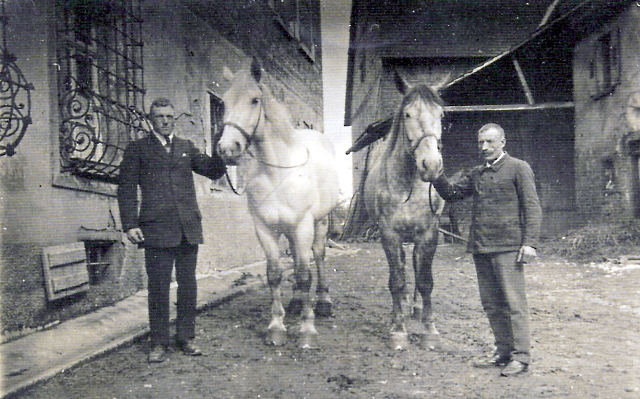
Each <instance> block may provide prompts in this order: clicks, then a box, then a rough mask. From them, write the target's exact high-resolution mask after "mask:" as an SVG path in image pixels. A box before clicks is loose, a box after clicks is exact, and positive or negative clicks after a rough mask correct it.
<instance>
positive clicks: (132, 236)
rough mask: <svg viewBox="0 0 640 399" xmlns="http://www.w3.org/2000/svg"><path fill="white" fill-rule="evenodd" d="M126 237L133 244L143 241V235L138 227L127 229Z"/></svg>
mask: <svg viewBox="0 0 640 399" xmlns="http://www.w3.org/2000/svg"><path fill="white" fill-rule="evenodd" d="M127 238H128V239H129V241H131V242H132V243H133V244H140V243H142V242H143V241H144V235H142V230H141V229H140V228H139V227H134V228H132V229H129V230H128V231H127Z"/></svg>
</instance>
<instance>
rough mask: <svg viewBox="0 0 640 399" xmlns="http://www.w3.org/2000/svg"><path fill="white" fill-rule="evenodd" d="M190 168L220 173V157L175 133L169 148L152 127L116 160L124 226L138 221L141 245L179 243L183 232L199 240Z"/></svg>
mask: <svg viewBox="0 0 640 399" xmlns="http://www.w3.org/2000/svg"><path fill="white" fill-rule="evenodd" d="M192 172H196V173H198V174H201V175H203V176H206V177H209V178H211V179H218V178H220V177H222V176H223V175H224V172H225V166H224V163H223V162H222V160H221V159H220V158H217V157H210V156H208V155H206V154H202V153H201V152H200V151H199V150H198V149H197V148H196V147H195V146H194V144H193V143H192V142H191V141H189V140H183V139H180V138H178V137H176V136H175V135H174V138H173V142H172V151H171V153H167V151H166V150H165V148H164V147H163V146H162V144H161V143H160V141H159V140H158V139H157V137H156V136H155V135H154V134H153V133H152V134H149V135H148V136H147V137H144V138H142V139H140V140H137V141H135V142H132V143H130V144H129V145H128V146H127V148H126V150H125V152H124V158H123V160H122V163H121V164H120V177H119V183H120V184H119V186H118V205H119V208H120V219H121V221H122V228H123V229H124V231H128V230H129V229H132V228H134V227H140V228H141V229H142V233H143V234H144V238H145V241H144V243H143V244H141V246H143V247H145V248H149V247H175V246H178V245H179V244H180V242H181V240H182V235H183V234H184V236H185V237H186V238H187V240H188V242H189V243H191V244H201V243H202V242H203V238H202V223H201V219H202V216H201V215H200V210H199V209H198V203H197V201H196V192H195V186H194V182H193V173H192ZM138 187H140V191H141V194H142V195H141V200H140V202H139V201H138ZM138 209H139V210H138Z"/></svg>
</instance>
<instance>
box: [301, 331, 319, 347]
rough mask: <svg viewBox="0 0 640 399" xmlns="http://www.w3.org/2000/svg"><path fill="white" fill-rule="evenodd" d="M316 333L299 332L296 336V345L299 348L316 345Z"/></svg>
mask: <svg viewBox="0 0 640 399" xmlns="http://www.w3.org/2000/svg"><path fill="white" fill-rule="evenodd" d="M316 335H317V334H301V335H300V337H298V346H299V347H300V349H313V348H315V347H316Z"/></svg>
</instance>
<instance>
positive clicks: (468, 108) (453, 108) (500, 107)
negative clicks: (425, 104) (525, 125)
mask: <svg viewBox="0 0 640 399" xmlns="http://www.w3.org/2000/svg"><path fill="white" fill-rule="evenodd" d="M573 107H574V104H573V101H565V102H549V103H539V104H497V105H446V106H445V107H444V111H445V112H491V111H533V110H540V109H562V108H573Z"/></svg>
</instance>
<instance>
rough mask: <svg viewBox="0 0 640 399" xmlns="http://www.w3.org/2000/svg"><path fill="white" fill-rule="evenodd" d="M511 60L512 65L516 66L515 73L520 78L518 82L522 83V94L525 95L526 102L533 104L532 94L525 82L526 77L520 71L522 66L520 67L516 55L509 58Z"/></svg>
mask: <svg viewBox="0 0 640 399" xmlns="http://www.w3.org/2000/svg"><path fill="white" fill-rule="evenodd" d="M511 59H512V61H513V66H514V67H515V68H516V73H517V74H518V79H519V80H520V84H521V85H522V89H523V90H524V95H525V96H526V97H527V103H529V105H533V104H535V101H534V100H533V94H532V93H531V89H530V88H529V83H527V78H525V77H524V72H522V67H520V63H519V62H518V59H517V58H516V57H512V58H511Z"/></svg>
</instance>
